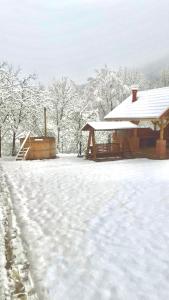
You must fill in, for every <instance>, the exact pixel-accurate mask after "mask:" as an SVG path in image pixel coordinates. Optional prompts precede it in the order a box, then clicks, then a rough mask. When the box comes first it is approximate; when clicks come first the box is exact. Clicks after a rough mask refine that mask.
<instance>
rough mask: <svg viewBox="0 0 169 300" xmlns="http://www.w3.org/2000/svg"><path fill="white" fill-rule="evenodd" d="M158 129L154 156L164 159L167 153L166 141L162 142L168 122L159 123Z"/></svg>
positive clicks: (161, 121)
mask: <svg viewBox="0 0 169 300" xmlns="http://www.w3.org/2000/svg"><path fill="white" fill-rule="evenodd" d="M158 124H159V127H160V138H159V140H157V141H156V155H157V157H158V158H165V157H166V153H167V148H166V140H164V128H165V127H166V126H167V124H168V122H166V123H165V122H164V120H160V121H159V123H158Z"/></svg>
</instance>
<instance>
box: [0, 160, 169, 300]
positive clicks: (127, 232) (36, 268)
mask: <svg viewBox="0 0 169 300" xmlns="http://www.w3.org/2000/svg"><path fill="white" fill-rule="evenodd" d="M1 164H2V166H3V169H4V171H5V172H6V174H7V176H8V180H9V184H10V189H11V193H12V196H13V204H14V207H15V211H16V213H17V216H18V220H19V223H20V227H21V231H22V236H23V239H24V241H25V243H26V245H27V250H28V253H29V258H30V262H31V267H32V271H33V274H34V277H35V279H36V285H37V287H38V289H39V294H40V299H45V300H54V299H55V300H60V299H64V300H79V299H81V300H96V299H97V300H107V299H109V300H112V299H113V300H136V299H137V300H143V299H146V300H157V299H158V300H159V299H160V300H166V299H168V298H169V284H168V280H169V217H168V216H169V179H168V170H169V161H167V160H166V161H153V160H147V159H135V160H122V161H114V162H102V163H95V162H92V161H85V160H83V159H79V158H76V157H70V156H68V157H61V158H60V159H55V160H45V161H23V162H8V161H5V162H2V161H1Z"/></svg>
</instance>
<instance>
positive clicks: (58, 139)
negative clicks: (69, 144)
mask: <svg viewBox="0 0 169 300" xmlns="http://www.w3.org/2000/svg"><path fill="white" fill-rule="evenodd" d="M57 144H58V149H59V150H60V127H58V136H57Z"/></svg>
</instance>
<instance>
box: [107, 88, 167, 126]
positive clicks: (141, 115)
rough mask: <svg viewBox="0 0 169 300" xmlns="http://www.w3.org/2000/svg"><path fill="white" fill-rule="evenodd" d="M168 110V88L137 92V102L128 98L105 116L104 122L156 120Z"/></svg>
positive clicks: (130, 97)
mask: <svg viewBox="0 0 169 300" xmlns="http://www.w3.org/2000/svg"><path fill="white" fill-rule="evenodd" d="M168 109H169V87H164V88H158V89H152V90H146V91H138V92H137V101H135V102H132V96H129V97H128V98H127V99H126V100H124V101H123V102H122V103H121V104H119V105H118V106H117V107H116V108H115V109H113V110H112V111H111V112H110V113H108V114H107V115H106V116H105V118H104V119H105V120H141V119H149V120H150V119H158V118H160V117H161V116H162V115H163V114H164V113H165V112H166V111H167V110H168Z"/></svg>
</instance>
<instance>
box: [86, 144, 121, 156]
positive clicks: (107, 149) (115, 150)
mask: <svg viewBox="0 0 169 300" xmlns="http://www.w3.org/2000/svg"><path fill="white" fill-rule="evenodd" d="M95 148H96V157H113V156H117V155H120V154H121V147H120V142H113V143H106V144H96V145H95ZM92 156H93V146H90V147H89V153H88V157H91V158H92Z"/></svg>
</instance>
